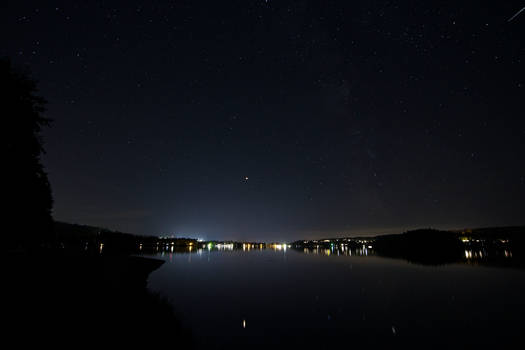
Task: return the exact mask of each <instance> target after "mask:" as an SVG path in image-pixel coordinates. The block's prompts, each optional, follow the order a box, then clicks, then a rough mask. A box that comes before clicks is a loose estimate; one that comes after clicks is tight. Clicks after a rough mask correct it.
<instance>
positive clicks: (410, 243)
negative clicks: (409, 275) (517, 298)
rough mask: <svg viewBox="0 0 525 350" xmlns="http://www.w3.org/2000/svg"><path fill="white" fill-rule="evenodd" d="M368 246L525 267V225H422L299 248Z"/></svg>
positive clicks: (374, 250)
mask: <svg viewBox="0 0 525 350" xmlns="http://www.w3.org/2000/svg"><path fill="white" fill-rule="evenodd" d="M341 245H343V246H344V247H345V249H352V250H355V249H360V248H363V249H364V248H366V255H377V256H382V257H388V258H395V259H403V260H406V261H408V262H411V263H416V264H423V265H441V264H450V263H469V264H479V265H490V266H502V267H517V268H524V267H525V227H523V226H515V227H488V228H477V229H465V230H454V231H442V230H435V229H418V230H413V231H407V232H404V233H401V234H389V235H380V236H374V237H346V238H330V239H318V240H301V241H295V242H293V243H292V246H293V247H294V248H296V249H298V250H303V249H308V250H314V249H335V250H338V249H339V250H340V247H341Z"/></svg>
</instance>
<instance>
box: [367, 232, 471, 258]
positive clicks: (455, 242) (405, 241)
mask: <svg viewBox="0 0 525 350" xmlns="http://www.w3.org/2000/svg"><path fill="white" fill-rule="evenodd" d="M374 250H375V251H376V252H377V254H378V255H381V256H385V257H391V258H402V259H405V260H407V261H410V262H414V263H419V264H425V265H426V264H428V265H440V264H446V263H453V262H459V261H461V260H462V259H463V257H464V247H463V245H462V243H461V241H460V240H459V238H458V235H457V234H456V233H454V232H450V231H439V230H433V229H419V230H414V231H408V232H405V233H403V234H400V235H385V236H378V237H376V239H375V241H374Z"/></svg>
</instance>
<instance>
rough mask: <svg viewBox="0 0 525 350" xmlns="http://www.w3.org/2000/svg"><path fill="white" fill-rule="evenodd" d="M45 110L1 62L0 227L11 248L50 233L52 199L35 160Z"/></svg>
mask: <svg viewBox="0 0 525 350" xmlns="http://www.w3.org/2000/svg"><path fill="white" fill-rule="evenodd" d="M45 105H46V100H45V99H44V98H42V97H41V96H39V95H38V91H37V87H36V82H35V81H34V80H33V79H31V78H30V76H29V74H28V73H27V72H24V71H22V70H20V69H18V70H17V69H15V68H14V67H13V66H12V64H11V62H10V61H9V60H8V59H6V58H0V108H1V109H2V111H1V113H2V123H3V130H4V132H3V133H2V150H3V152H4V154H3V157H2V158H3V159H2V161H3V163H4V167H3V169H4V170H3V171H2V178H3V181H2V184H3V191H2V192H3V202H4V207H3V211H4V216H3V218H4V222H3V224H4V230H5V232H6V233H7V234H5V235H4V239H5V241H4V242H5V243H7V244H8V245H10V246H24V247H29V246H32V245H38V244H40V243H41V241H43V240H46V239H49V238H50V235H51V233H52V217H51V210H52V206H53V199H52V195H51V187H50V185H49V181H48V178H47V174H46V172H45V171H44V167H43V166H42V162H41V159H40V157H41V156H42V154H43V153H44V146H43V141H42V139H41V136H40V132H41V130H42V128H43V127H46V126H48V125H49V124H50V122H51V121H50V120H49V119H47V118H45V117H44V115H43V113H44V111H45Z"/></svg>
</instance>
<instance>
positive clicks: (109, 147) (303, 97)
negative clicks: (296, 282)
mask: <svg viewBox="0 0 525 350" xmlns="http://www.w3.org/2000/svg"><path fill="white" fill-rule="evenodd" d="M522 7H523V3H522V2H519V1H507V2H481V3H480V2H479V1H478V2H474V1H466V2H461V3H450V4H449V3H443V2H439V1H430V2H428V1H427V2H419V1H405V2H395V1H352V2H349V1H312V2H306V1H225V2H216V1H159V2H155V3H154V4H153V3H150V2H139V1H131V2H127V1H126V2H123V1H106V2H80V1H55V2H52V3H42V2H38V1H24V2H8V3H7V6H6V8H5V9H4V10H3V11H2V14H1V15H0V16H1V23H2V24H1V26H2V31H1V32H2V34H1V35H2V43H3V45H2V50H1V52H0V54H1V55H3V56H8V57H10V58H11V60H12V61H13V62H14V63H15V64H17V65H18V66H20V67H27V68H28V69H29V70H30V71H31V72H32V74H33V76H34V77H35V78H36V79H37V80H38V81H39V89H40V93H41V95H42V96H44V97H45V98H46V99H47V100H48V101H49V104H48V112H47V116H48V117H50V118H52V119H53V120H54V123H53V127H52V128H50V129H49V130H46V131H45V133H44V135H43V138H44V140H45V144H46V150H47V154H46V156H45V158H44V163H45V165H46V169H47V171H48V173H49V179H50V182H51V185H52V189H53V194H54V198H55V207H54V216H55V218H56V219H58V220H63V221H70V222H77V223H84V224H92V225H98V226H105V227H109V228H113V229H119V230H122V231H129V232H135V233H143V234H166V233H174V234H177V235H192V236H196V235H201V236H203V237H205V238H208V239H213V238H223V239H230V238H231V239H252V238H253V239H263V240H264V239H266V240H277V239H294V238H297V237H305V238H309V237H315V236H318V235H320V233H323V234H324V235H326V234H325V233H330V234H337V235H338V234H343V233H344V234H348V233H371V232H374V233H376V232H397V231H399V230H402V229H408V228H414V227H420V226H424V227H428V226H432V227H437V228H452V227H465V226H490V225H512V224H523V223H524V221H523V217H524V216H523V213H524V212H525V210H524V209H525V208H524V198H525V181H524V177H525V166H524V164H525V162H523V159H524V158H525V147H524V144H525V142H524V139H525V123H524V119H523V115H524V113H523V110H524V103H523V101H525V98H524V97H525V93H524V91H525V90H524V80H525V74H524V73H525V69H524V68H523V53H524V46H523V33H525V30H524V29H525V27H524V26H525V16H523V13H522V14H519V15H518V16H516V17H515V18H513V19H512V21H509V18H511V17H512V16H513V15H514V14H516V13H517V12H518V11H519V10H520V9H521V8H522Z"/></svg>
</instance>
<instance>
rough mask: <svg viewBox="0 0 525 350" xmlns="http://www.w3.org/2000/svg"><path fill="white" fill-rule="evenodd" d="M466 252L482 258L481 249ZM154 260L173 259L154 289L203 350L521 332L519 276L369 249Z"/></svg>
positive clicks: (194, 254) (504, 336)
mask: <svg viewBox="0 0 525 350" xmlns="http://www.w3.org/2000/svg"><path fill="white" fill-rule="evenodd" d="M481 253H483V251H481ZM465 254H466V259H480V258H482V254H480V251H466V252H465ZM467 255H468V256H467ZM503 255H505V254H504V253H503ZM507 255H510V252H508V254H507ZM156 256H157V257H160V258H164V259H166V261H167V262H168V263H167V264H165V265H163V266H162V267H161V268H160V269H159V270H157V271H155V272H154V273H153V274H152V275H151V276H150V280H149V288H150V289H152V290H154V291H158V292H160V293H161V294H163V295H165V296H168V297H169V298H170V299H171V300H172V302H173V304H174V305H175V308H176V310H177V311H178V313H179V316H180V317H181V319H182V321H183V322H184V323H185V324H186V325H188V326H189V327H190V328H191V329H192V331H193V332H194V333H195V334H196V335H197V337H198V340H197V343H198V347H203V348H204V347H210V346H211V344H215V345H217V344H222V345H228V344H230V343H231V342H235V341H236V339H238V338H237V337H238V336H241V337H245V336H249V337H254V339H257V341H263V339H264V340H265V341H270V342H271V341H273V340H275V339H282V338H283V337H288V336H289V335H290V334H294V336H295V335H296V336H298V337H302V336H304V337H306V338H305V339H310V340H311V342H312V344H314V343H315V339H317V337H320V338H323V337H329V338H330V339H335V338H338V337H349V338H351V339H354V341H353V343H356V342H357V343H359V339H367V341H370V342H376V343H377V342H379V343H380V342H381V341H383V340H386V341H387V344H385V345H388V342H391V341H393V340H394V339H393V338H392V337H398V338H399V337H400V338H399V339H403V337H406V338H404V339H416V338H418V339H419V338H420V337H423V336H424V337H435V336H436V335H437V334H439V336H440V338H439V339H441V340H442V341H452V340H454V341H455V342H456V338H458V337H459V338H460V339H461V337H462V336H464V337H465V339H463V340H464V345H465V344H471V343H472V342H474V343H475V342H476V339H475V337H480V338H479V339H485V340H486V341H487V339H486V334H490V337H491V338H490V339H492V337H493V338H494V339H496V338H498V337H500V338H499V339H500V340H501V341H503V342H504V343H505V342H507V341H509V339H512V337H513V336H516V335H518V334H520V332H521V331H522V330H523V326H522V322H521V318H522V316H521V315H522V314H523V312H525V305H524V302H523V300H522V299H523V298H522V296H521V291H523V290H525V271H521V270H514V269H498V268H484V267H483V268H480V267H475V266H472V265H464V264H451V265H442V266H437V267H436V266H421V265H414V264H409V263H406V262H404V261H403V260H398V259H385V258H381V257H378V256H376V255H374V252H373V249H369V248H368V247H367V246H364V247H361V248H357V249H348V248H345V247H331V248H321V247H319V248H315V249H303V250H301V251H297V250H294V249H287V250H284V248H283V247H281V250H279V249H277V248H271V249H255V248H252V247H250V249H248V247H245V249H240V250H235V249H231V250H230V249H224V248H221V249H208V248H197V249H192V250H191V251H190V249H188V250H187V252H186V253H177V252H174V253H172V252H169V251H167V252H166V251H164V252H161V253H159V255H156ZM470 256H472V258H470ZM483 256H485V255H483ZM325 257H329V258H325ZM502 300H504V304H502ZM487 330H490V333H486V332H487ZM312 332H313V334H316V337H314V338H311V337H312ZM485 333H486V334H485ZM467 335H468V336H467ZM363 337H364V338H363ZM482 337H485V338H482ZM398 338H396V339H398ZM243 339H244V338H243ZM272 339H273V340H272ZM490 339H489V340H488V341H489V343H490ZM279 341H281V340H279ZM295 342H299V343H301V340H300V339H299V340H298V339H295V338H294V344H295ZM309 344H310V343H309V342H307V343H306V344H302V345H305V346H306V347H307V348H308V347H310V346H309ZM457 344H460V343H457ZM462 344H463V343H462ZM222 345H221V346H222ZM380 345H382V344H380ZM482 345H483V344H482ZM212 347H213V346H212ZM219 347H220V346H219ZM448 347H450V344H449V345H448ZM452 348H454V346H452Z"/></svg>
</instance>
